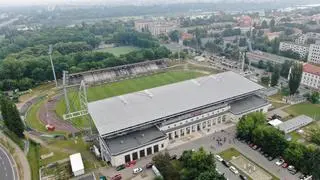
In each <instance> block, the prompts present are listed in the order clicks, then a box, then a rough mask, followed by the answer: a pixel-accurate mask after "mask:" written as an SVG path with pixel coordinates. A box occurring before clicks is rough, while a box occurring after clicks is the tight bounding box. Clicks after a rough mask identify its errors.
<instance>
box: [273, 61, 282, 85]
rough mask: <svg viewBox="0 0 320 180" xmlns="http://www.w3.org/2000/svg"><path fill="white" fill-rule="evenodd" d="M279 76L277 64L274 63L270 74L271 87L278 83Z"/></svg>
mask: <svg viewBox="0 0 320 180" xmlns="http://www.w3.org/2000/svg"><path fill="white" fill-rule="evenodd" d="M279 78H280V69H279V67H278V66H277V65H275V66H274V68H273V72H272V75H271V86H272V87H273V86H276V85H278V81H279Z"/></svg>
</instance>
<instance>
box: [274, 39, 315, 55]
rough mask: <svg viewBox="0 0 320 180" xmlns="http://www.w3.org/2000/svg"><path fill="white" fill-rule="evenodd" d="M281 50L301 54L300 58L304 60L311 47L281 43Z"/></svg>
mask: <svg viewBox="0 0 320 180" xmlns="http://www.w3.org/2000/svg"><path fill="white" fill-rule="evenodd" d="M279 50H280V51H288V50H292V51H293V52H297V53H299V55H300V57H301V58H303V57H306V56H307V54H308V51H309V46H307V45H302V44H296V43H293V42H280V46H279Z"/></svg>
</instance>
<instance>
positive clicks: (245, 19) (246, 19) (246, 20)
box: [237, 15, 252, 27]
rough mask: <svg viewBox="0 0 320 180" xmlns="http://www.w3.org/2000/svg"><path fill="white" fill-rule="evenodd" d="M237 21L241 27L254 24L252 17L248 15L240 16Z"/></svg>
mask: <svg viewBox="0 0 320 180" xmlns="http://www.w3.org/2000/svg"><path fill="white" fill-rule="evenodd" d="M237 21H238V25H239V26H241V27H249V26H251V24H252V18H251V17H250V16H246V15H243V16H241V17H238V18H237Z"/></svg>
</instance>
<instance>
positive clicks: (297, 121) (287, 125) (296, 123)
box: [278, 115, 313, 132]
mask: <svg viewBox="0 0 320 180" xmlns="http://www.w3.org/2000/svg"><path fill="white" fill-rule="evenodd" d="M312 121H313V119H312V118H311V117H309V116H306V115H300V116H297V117H295V118H292V119H290V120H287V121H285V122H283V123H281V124H280V125H279V126H278V128H279V129H280V130H282V131H285V132H291V131H292V130H295V129H296V127H302V126H306V125H308V124H309V123H311V122H312Z"/></svg>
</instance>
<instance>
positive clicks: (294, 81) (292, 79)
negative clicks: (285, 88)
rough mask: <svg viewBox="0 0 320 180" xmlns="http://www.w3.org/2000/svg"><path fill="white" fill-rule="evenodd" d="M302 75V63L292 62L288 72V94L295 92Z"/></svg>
mask: <svg viewBox="0 0 320 180" xmlns="http://www.w3.org/2000/svg"><path fill="white" fill-rule="evenodd" d="M301 76H302V65H301V64H300V63H297V62H296V63H294V64H293V65H292V67H291V71H290V74H289V89H290V95H293V94H295V93H296V92H297V90H298V88H299V86H300V81H301Z"/></svg>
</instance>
